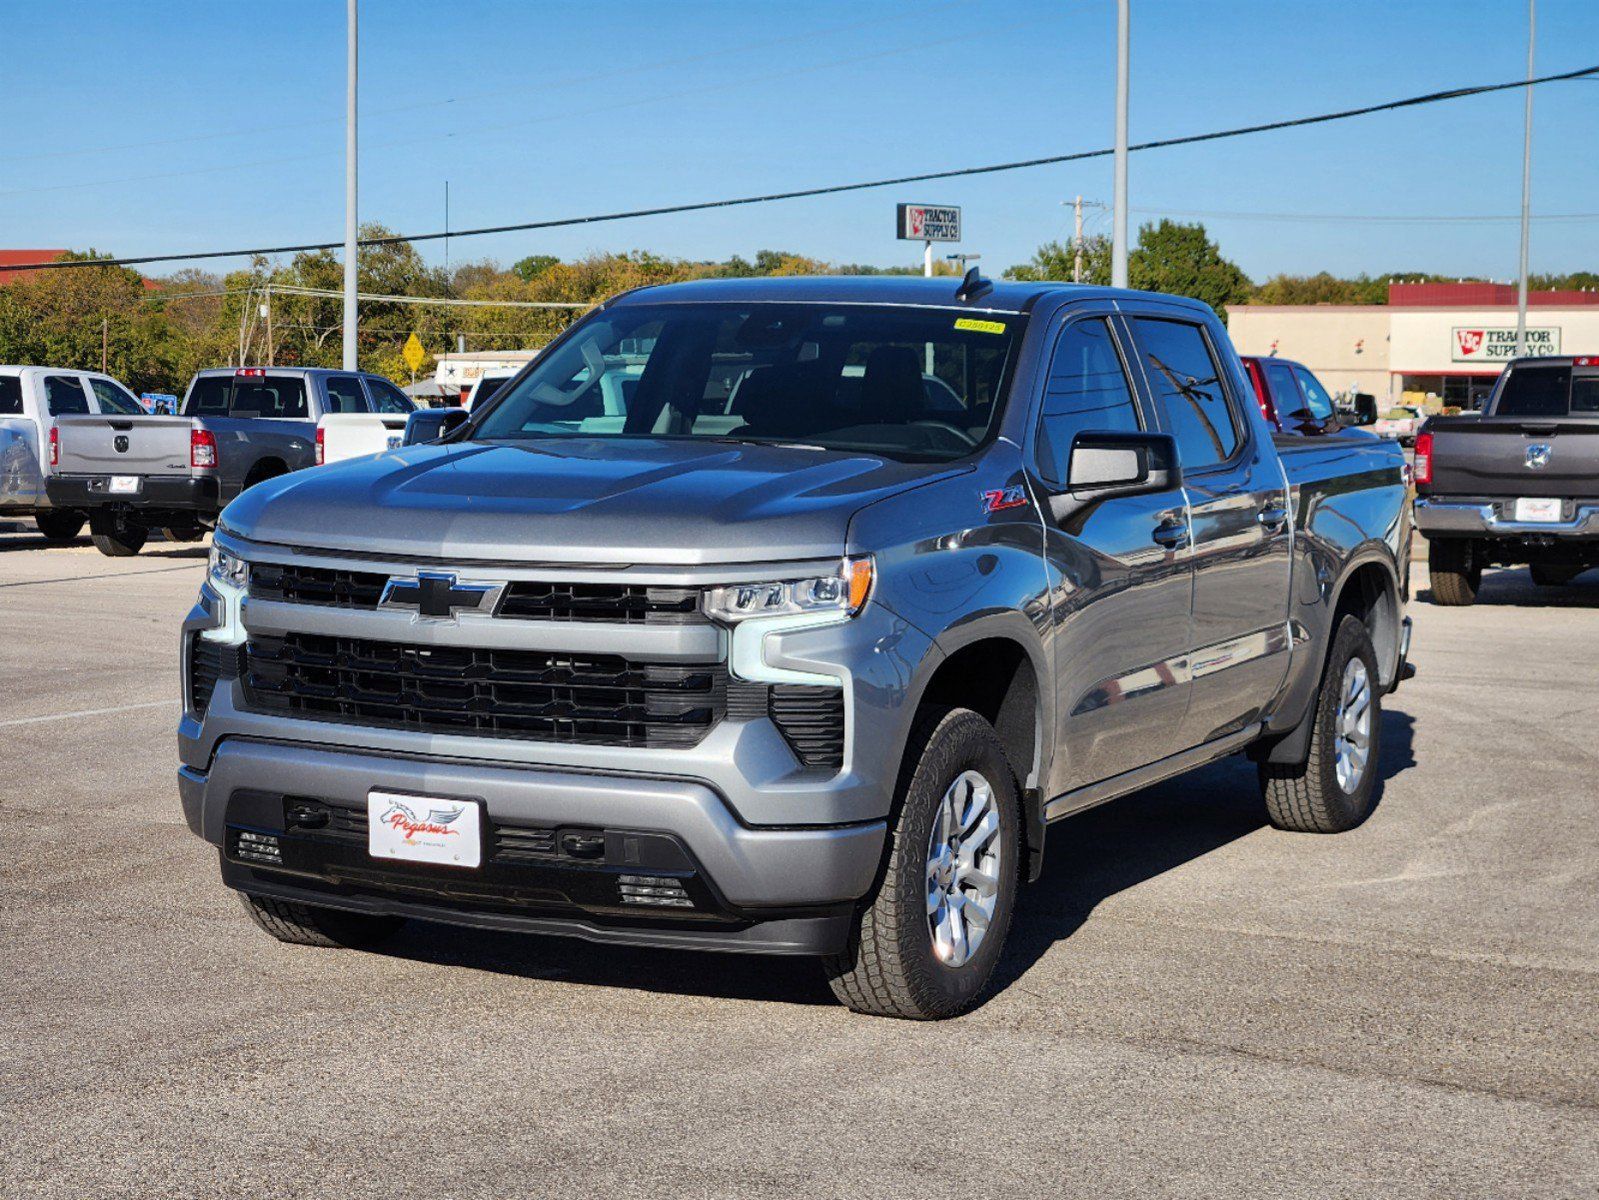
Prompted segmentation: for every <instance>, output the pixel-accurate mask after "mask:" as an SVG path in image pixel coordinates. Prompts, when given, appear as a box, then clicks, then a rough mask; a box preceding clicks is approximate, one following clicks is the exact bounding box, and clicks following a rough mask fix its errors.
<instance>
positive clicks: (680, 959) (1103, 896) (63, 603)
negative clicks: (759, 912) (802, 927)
mask: <svg viewBox="0 0 1599 1200" xmlns="http://www.w3.org/2000/svg"><path fill="white" fill-rule="evenodd" d="M8 528H9V529H10V530H11V531H10V532H7V529H8ZM204 554H205V550H204V547H203V546H198V547H196V546H168V545H165V544H161V543H159V542H157V543H152V545H151V546H150V547H149V548H147V550H146V551H145V553H144V554H142V555H140V556H139V557H137V558H132V559H121V560H113V559H106V558H102V557H100V556H99V555H98V554H96V553H95V552H94V551H93V550H92V549H90V548H89V547H88V545H87V542H84V543H83V544H81V545H80V546H77V547H73V548H66V549H48V548H46V547H45V546H44V543H43V542H42V540H40V539H38V538H37V537H35V536H33V535H32V534H31V532H26V531H23V527H22V526H15V527H5V526H0V744H3V745H4V747H5V752H4V756H3V761H4V770H3V771H0V846H3V847H4V848H5V857H4V865H3V867H0V946H3V947H4V964H5V966H4V969H3V972H0V1111H3V1112H4V1113H5V1114H6V1115H5V1120H4V1133H3V1135H0V1194H3V1195H5V1196H8V1197H9V1196H28V1197H34V1196H39V1197H44V1196H63V1197H67V1196H70V1197H86V1196H140V1197H147V1196H184V1195H204V1196H235V1195H237V1196H245V1195H248V1196H253V1197H259V1196H296V1197H304V1196H321V1195H328V1196H367V1195H372V1196H416V1197H468V1196H474V1197H475V1196H509V1195H544V1196H567V1195H571V1196H579V1195H584V1196H607V1197H609V1196H641V1197H642V1196H648V1197H652V1198H655V1197H663V1196H738V1197H746V1196H774V1197H775V1196H799V1195H804V1196H850V1197H859V1196H890V1195H893V1196H924V1195H946V1196H961V1195H969V1196H985V1195H986V1196H1095V1197H1106V1196H1148V1195H1194V1196H1205V1197H1216V1196H1251V1197H1259V1196H1305V1195H1315V1196H1357V1195H1358V1196H1398V1195H1435V1196H1452V1197H1453V1196H1482V1197H1505V1196H1559V1197H1566V1196H1578V1195H1593V1194H1594V1193H1595V1192H1596V1191H1599V838H1596V837H1595V821H1594V808H1593V806H1594V798H1595V794H1596V788H1595V783H1594V780H1595V775H1596V768H1599V738H1596V737H1595V736H1594V729H1595V725H1596V721H1599V683H1596V681H1599V572H1593V573H1590V574H1589V575H1588V576H1586V577H1584V579H1583V580H1581V581H1579V582H1578V583H1577V584H1575V585H1573V586H1571V587H1569V588H1565V589H1559V590H1544V589H1538V588H1536V587H1534V586H1533V585H1532V583H1531V582H1530V579H1529V578H1528V575H1527V573H1526V571H1524V570H1518V571H1504V572H1498V573H1496V574H1493V575H1491V576H1490V577H1489V579H1488V580H1487V581H1486V582H1485V584H1484V587H1483V590H1482V598H1481V601H1480V602H1479V604H1478V605H1477V606H1476V607H1474V608H1471V609H1443V608H1436V607H1433V606H1432V605H1430V604H1428V603H1426V602H1425V600H1424V599H1423V600H1421V601H1419V602H1416V603H1413V605H1412V607H1411V613H1412V615H1413V616H1414V617H1415V621H1416V632H1415V644H1414V648H1413V659H1414V661H1415V662H1416V664H1417V666H1418V668H1419V674H1418V676H1417V677H1416V678H1415V679H1413V680H1412V681H1410V682H1409V683H1407V684H1406V685H1405V686H1404V688H1403V689H1401V691H1400V692H1399V693H1398V694H1397V695H1396V696H1394V697H1392V698H1391V699H1390V701H1389V704H1388V709H1387V712H1386V715H1385V722H1384V727H1383V736H1384V741H1385V745H1384V747H1383V757H1382V771H1383V776H1384V781H1385V782H1384V785H1383V790H1382V793H1381V799H1380V803H1379V805H1378V807H1377V810H1376V812H1375V814H1374V815H1373V816H1372V818H1371V819H1370V820H1369V821H1368V822H1367V823H1366V824H1365V825H1364V826H1362V827H1361V828H1360V829H1358V830H1356V831H1354V832H1352V833H1349V834H1345V835H1342V836H1339V837H1321V838H1318V837H1311V836H1304V835H1292V834H1287V833H1280V832H1277V831H1275V830H1272V829H1271V828H1269V827H1267V826H1266V825H1265V824H1264V818H1263V814H1262V812H1261V809H1260V805H1259V801H1258V798H1257V793H1256V790H1255V785H1254V780H1253V775H1252V771H1251V769H1250V768H1249V767H1248V765H1247V764H1245V763H1244V762H1243V761H1242V760H1237V759H1234V760H1228V761H1225V762H1223V763H1220V764H1218V765H1216V766H1214V767H1212V768H1210V769H1207V770H1206V771H1204V772H1202V773H1200V774H1198V775H1196V776H1191V777H1189V778H1188V779H1185V780H1182V781H1179V782H1176V783H1172V784H1169V785H1165V786H1162V787H1159V788H1155V789H1152V790H1150V791H1147V792H1144V793H1141V794H1139V795H1136V796H1132V797H1129V798H1127V799H1125V800H1122V801H1119V802H1117V803H1115V804H1112V805H1109V806H1107V807H1105V808H1102V809H1100V810H1097V811H1094V812H1091V813H1088V814H1085V815H1083V816H1081V817H1078V818H1074V819H1072V820H1071V821H1069V822H1067V823H1065V824H1063V825H1061V826H1057V827H1056V829H1055V830H1054V832H1053V835H1052V838H1051V847H1050V854H1049V863H1048V869H1047V873H1046V876H1045V878H1044V880H1043V881H1042V882H1041V883H1040V884H1038V885H1037V886H1035V887H1033V888H1031V889H1030V890H1029V891H1028V892H1027V893H1026V894H1025V897H1024V901H1023V907H1022V910H1021V912H1020V913H1019V915H1018V928H1017V931H1016V932H1015V933H1014V934H1013V944H1012V946H1011V948H1010V951H1009V957H1008V960H1007V962H1006V963H1005V966H1004V976H1005V986H1004V987H1003V990H1001V991H1000V993H999V994H998V995H997V996H996V997H995V998H994V999H993V1000H991V1001H990V1002H989V1003H987V1004H986V1005H985V1006H983V1007H982V1008H980V1009H979V1010H977V1011H976V1012H975V1013H973V1014H971V1015H970V1016H968V1017H965V1018H963V1019H961V1020H959V1021H957V1022H953V1023H946V1024H939V1025H914V1024H907V1023H897V1022H888V1021H882V1020H871V1019H867V1018H862V1017H856V1016H852V1015H851V1014H849V1013H848V1012H846V1011H845V1010H844V1009H842V1008H839V1007H837V1006H836V1005H835V1004H834V1003H833V1001H832V998H831V995H830V993H829V992H828V990H827V988H826V986H825V984H824V983H823V982H822V981H821V979H820V976H819V974H818V973H817V972H816V971H815V969H814V967H813V966H812V964H810V963H807V962H805V961H793V960H783V959H753V958H734V957H723V956H713V955H692V954H681V953H665V952H655V951H642V950H621V949H615V948H599V947H594V946H589V945H586V944H583V943H577V942H567V941H561V940H555V939H537V938H517V937H511V936H504V935H492V934H485V933H477V932H468V931H458V930H453V929H447V928H442V927H426V926H413V927H411V928H410V929H409V930H408V931H407V932H406V934H405V935H403V936H402V937H401V938H400V939H399V940H398V941H397V942H396V943H395V944H394V945H393V947H392V948H391V949H389V950H387V951H386V952H384V953H369V954H363V953H357V952H354V951H337V952H335V951H321V950H311V949H303V948H294V947H288V946H283V945H279V944H278V943H276V942H273V941H271V940H270V939H268V938H267V937H266V936H265V935H264V934H262V933H260V932H259V931H257V930H256V929H255V928H254V927H253V926H252V925H251V924H250V923H249V921H248V920H247V919H246V917H245V916H244V914H243V912H242V911H240V909H239V907H238V905H237V903H236V902H235V901H234V899H233V898H232V896H231V894H230V893H228V892H227V891H226V890H225V889H224V888H222V886H221V885H220V883H219V882H218V880H217V878H216V876H217V868H216V862H215V857H214V853H213V852H212V850H211V849H210V848H209V847H207V846H205V845H203V844H202V843H200V842H199V841H197V840H196V839H194V838H193V837H192V836H191V835H190V834H189V833H188V831H187V829H186V828H185V827H184V825H183V822H182V819H181V816H180V814H179V812H178V806H177V796H176V789H175V785H174V781H173V774H174V770H175V749H174V738H173V726H174V722H175V717H176V703H177V702H176V697H177V694H178V674H177V632H176V631H177V622H178V620H179V618H180V617H181V615H182V614H183V613H184V612H185V611H186V609H187V608H188V606H189V604H190V602H191V599H192V597H193V595H194V592H195V589H196V588H197V586H198V584H199V582H200V578H201V575H202V572H203V570H204V561H205V559H204ZM1417 586H1418V589H1419V590H1421V591H1422V592H1425V587H1426V576H1425V571H1424V570H1422V571H1419V572H1418V576H1417Z"/></svg>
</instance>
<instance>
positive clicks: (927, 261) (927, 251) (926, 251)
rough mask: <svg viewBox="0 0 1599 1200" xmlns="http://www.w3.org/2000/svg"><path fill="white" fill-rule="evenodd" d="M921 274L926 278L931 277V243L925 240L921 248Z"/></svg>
mask: <svg viewBox="0 0 1599 1200" xmlns="http://www.w3.org/2000/svg"><path fill="white" fill-rule="evenodd" d="M922 274H923V275H925V276H926V277H927V278H928V279H931V278H932V277H933V243H932V242H927V243H925V244H924V245H923V248H922Z"/></svg>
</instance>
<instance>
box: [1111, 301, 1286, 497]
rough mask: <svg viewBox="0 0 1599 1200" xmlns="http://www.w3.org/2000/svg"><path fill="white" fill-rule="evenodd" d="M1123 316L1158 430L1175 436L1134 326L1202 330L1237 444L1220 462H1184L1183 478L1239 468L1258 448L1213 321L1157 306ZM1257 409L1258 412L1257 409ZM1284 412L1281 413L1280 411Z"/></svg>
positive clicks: (1135, 309)
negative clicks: (1164, 323) (1167, 324)
mask: <svg viewBox="0 0 1599 1200" xmlns="http://www.w3.org/2000/svg"><path fill="white" fill-rule="evenodd" d="M1120 313H1121V316H1122V317H1123V318H1124V319H1125V320H1126V321H1127V326H1128V328H1127V332H1128V335H1129V337H1130V338H1131V339H1132V344H1133V345H1134V346H1135V347H1136V348H1137V351H1138V353H1137V358H1138V373H1139V377H1140V379H1142V380H1143V384H1144V387H1145V388H1146V389H1147V394H1148V396H1149V400H1150V406H1151V408H1153V409H1154V413H1155V418H1156V421H1157V425H1156V430H1157V431H1158V432H1160V433H1169V434H1171V435H1172V436H1173V437H1175V436H1176V430H1174V429H1168V428H1167V427H1166V421H1165V412H1164V411H1163V410H1162V407H1161V403H1160V393H1159V392H1158V391H1157V389H1156V387H1155V381H1154V380H1153V379H1151V378H1150V375H1149V371H1148V368H1147V367H1145V365H1144V349H1143V343H1142V342H1141V341H1140V340H1139V338H1138V330H1137V329H1135V328H1133V322H1134V321H1135V320H1139V319H1143V320H1149V321H1167V322H1170V323H1171V324H1174V325H1188V326H1191V327H1192V328H1194V329H1197V330H1198V331H1199V336H1200V338H1201V340H1203V342H1204V343H1205V350H1206V352H1207V353H1208V354H1209V355H1210V361H1211V365H1212V366H1214V367H1215V368H1216V382H1217V383H1219V384H1220V385H1221V394H1222V402H1223V403H1224V404H1225V405H1226V406H1227V414H1228V417H1229V418H1230V419H1231V421H1232V423H1233V432H1234V433H1235V434H1237V435H1238V444H1237V445H1236V446H1235V447H1233V452H1232V453H1231V454H1230V455H1228V456H1227V457H1226V458H1224V459H1222V460H1221V461H1220V462H1213V463H1205V464H1204V465H1202V466H1190V465H1189V464H1188V463H1183V464H1181V465H1182V469H1183V477H1184V478H1194V479H1204V478H1206V477H1207V476H1210V475H1219V474H1222V473H1223V472H1226V471H1233V470H1236V469H1237V468H1238V467H1239V466H1240V464H1242V463H1243V462H1244V461H1245V460H1246V459H1247V458H1248V457H1249V454H1250V452H1251V451H1253V450H1254V449H1255V427H1254V424H1253V423H1252V422H1250V421H1248V420H1246V419H1245V418H1244V417H1243V416H1242V415H1241V410H1240V408H1239V404H1238V384H1239V381H1238V380H1236V379H1233V378H1232V377H1231V373H1230V372H1229V371H1228V369H1227V359H1226V357H1225V356H1224V355H1221V354H1218V353H1217V351H1216V340H1215V339H1214V338H1213V337H1212V336H1211V333H1210V324H1209V322H1207V321H1206V320H1205V319H1204V318H1203V317H1198V316H1195V315H1194V314H1193V313H1191V312H1184V311H1181V310H1173V309H1165V308H1157V307H1155V306H1154V305H1149V306H1144V305H1139V306H1137V307H1122V308H1121V309H1120ZM1256 411H1259V410H1258V409H1257V410H1256ZM1279 415H1281V414H1279Z"/></svg>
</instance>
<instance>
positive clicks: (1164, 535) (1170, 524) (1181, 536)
mask: <svg viewBox="0 0 1599 1200" xmlns="http://www.w3.org/2000/svg"><path fill="white" fill-rule="evenodd" d="M1152 536H1153V537H1154V539H1155V541H1156V542H1157V543H1159V544H1160V545H1162V546H1165V547H1166V548H1167V549H1176V548H1177V547H1179V546H1183V545H1186V544H1187V542H1188V522H1187V521H1163V522H1162V523H1161V524H1159V525H1157V526H1155V532H1154V534H1153V535H1152Z"/></svg>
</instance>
